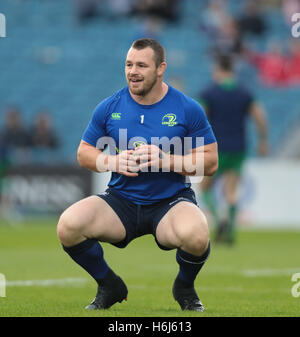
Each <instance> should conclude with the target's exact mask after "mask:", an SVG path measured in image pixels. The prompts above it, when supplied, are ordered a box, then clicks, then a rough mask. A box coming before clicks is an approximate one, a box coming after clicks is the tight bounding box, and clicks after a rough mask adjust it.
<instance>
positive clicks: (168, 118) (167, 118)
mask: <svg viewBox="0 0 300 337" xmlns="http://www.w3.org/2000/svg"><path fill="white" fill-rule="evenodd" d="M176 118H177V117H176V115H175V114H172V113H168V114H166V115H164V117H163V118H162V121H161V124H162V125H168V126H174V125H176V124H178V122H176Z"/></svg>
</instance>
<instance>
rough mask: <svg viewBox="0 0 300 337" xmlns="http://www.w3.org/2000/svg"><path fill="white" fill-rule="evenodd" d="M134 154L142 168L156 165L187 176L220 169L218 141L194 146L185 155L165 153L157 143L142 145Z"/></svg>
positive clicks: (205, 174) (210, 174) (204, 173)
mask: <svg viewBox="0 0 300 337" xmlns="http://www.w3.org/2000/svg"><path fill="white" fill-rule="evenodd" d="M134 156H135V158H138V160H137V161H138V163H139V164H140V165H139V167H140V169H141V170H143V169H144V168H147V167H155V168H159V169H161V170H162V171H163V172H176V173H178V174H182V175H185V176H195V175H197V176H212V175H213V174H214V173H215V172H216V171H217V169H218V147H217V143H216V142H213V143H211V144H207V145H204V146H200V147H197V148H194V149H193V150H191V152H190V153H188V154H185V155H173V154H168V153H165V152H163V151H162V150H161V149H160V148H159V147H158V146H156V145H141V146H139V147H138V148H137V149H136V150H135V151H134Z"/></svg>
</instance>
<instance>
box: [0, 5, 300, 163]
mask: <svg viewBox="0 0 300 337" xmlns="http://www.w3.org/2000/svg"><path fill="white" fill-rule="evenodd" d="M231 3H232V4H234V3H235V2H234V1H231ZM198 4H199V2H197V1H196V0H193V1H186V2H184V10H183V18H182V20H181V22H180V23H179V25H178V26H174V25H170V26H166V27H165V28H164V30H163V32H162V33H161V37H160V39H161V41H162V43H163V44H164V45H165V47H166V48H167V50H168V56H169V63H168V70H167V79H172V78H179V79H182V83H183V85H184V87H183V89H184V91H185V92H186V93H187V94H188V95H190V96H193V97H196V96H197V94H198V92H199V91H200V90H201V88H203V87H204V86H205V85H206V84H207V83H208V82H209V80H210V66H211V57H210V56H209V54H208V52H207V48H208V47H209V45H210V41H209V40H208V38H207V37H206V36H205V35H203V34H201V33H200V32H199V30H198V29H197V22H198V15H199V11H198V10H195V8H199V6H198ZM232 8H233V10H235V9H236V8H235V6H234V5H233V7H232ZM0 10H1V11H2V12H3V13H5V14H6V18H7V38H5V39H1V41H0V48H1V54H0V73H1V80H0V81H1V90H0V111H1V114H0V124H1V125H2V123H3V111H4V109H5V107H6V106H7V105H9V104H16V105H18V106H19V107H20V108H21V110H22V112H23V113H24V121H25V123H26V124H27V125H29V124H30V123H31V122H32V120H33V118H34V116H35V114H36V113H37V111H38V110H39V109H46V110H47V111H49V113H50V114H51V115H52V118H53V123H54V127H55V129H56V130H57V133H58V135H59V138H60V139H61V144H62V147H61V148H60V150H59V151H60V153H59V156H58V158H59V160H61V161H62V162H74V160H75V158H76V156H75V153H76V149H77V145H78V143H79V141H80V138H81V135H82V132H83V131H84V128H85V127H86V125H87V123H88V121H89V118H90V116H91V113H92V110H93V108H94V107H95V106H96V104H97V103H98V102H99V101H100V100H102V99H103V98H105V97H107V96H109V95H111V94H112V93H113V92H114V91H115V90H118V89H119V88H121V87H122V86H124V85H125V79H124V75H123V64H124V57H125V53H126V51H127V48H128V46H129V45H130V43H131V42H132V41H133V40H134V39H135V38H136V37H137V36H138V34H139V32H140V29H141V28H140V26H139V22H138V21H137V20H136V19H134V18H124V19H122V20H113V19H109V18H107V17H105V16H100V17H98V18H96V19H93V20H91V21H90V22H87V23H86V24H82V25H79V24H78V23H77V22H76V18H75V16H74V10H73V8H72V7H71V5H70V1H67V0H44V1H37V0H27V1H17V0H15V1H11V0H1V8H0ZM267 18H268V22H269V24H270V25H271V27H272V30H271V31H272V38H274V35H275V36H276V37H278V39H281V38H286V35H284V34H286V33H284V29H282V27H283V25H284V24H283V19H282V17H281V15H280V14H279V13H278V12H276V11H274V10H273V11H270V13H268V16H267ZM273 28H274V29H273ZM270 34H271V33H270ZM268 38H269V36H266V37H265V38H264V39H260V40H258V41H255V42H256V46H258V47H259V48H264V47H265V45H266V43H267V39H268ZM244 71H246V72H247V71H249V69H248V70H247V69H244ZM247 85H249V86H250V87H251V88H253V89H254V90H255V93H256V96H257V98H258V99H259V100H260V101H261V102H262V103H263V105H264V106H265V108H266V110H267V118H268V120H269V122H270V136H271V150H272V154H275V153H276V148H277V146H278V144H279V143H278V142H280V137H284V136H285V134H286V133H287V132H288V129H289V126H290V125H291V124H293V123H294V121H295V120H297V119H298V118H299V114H300V111H299V108H297V100H298V96H299V88H284V89H271V88H265V87H262V86H261V85H260V84H259V83H258V81H257V79H256V78H255V76H253V78H251V77H250V78H249V77H247ZM249 141H250V144H251V148H250V154H252V155H254V144H255V138H254V132H253V127H252V126H251V125H250V126H249Z"/></svg>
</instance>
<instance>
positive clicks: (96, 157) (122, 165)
mask: <svg viewBox="0 0 300 337" xmlns="http://www.w3.org/2000/svg"><path fill="white" fill-rule="evenodd" d="M132 152H133V151H132V150H131V151H130V150H129V151H123V152H122V153H121V154H119V155H116V156H114V155H108V154H105V153H103V151H101V150H99V149H97V148H96V147H94V146H93V145H91V144H89V143H87V142H85V141H84V140H82V141H81V142H80V144H79V147H78V150H77V160H78V163H79V165H80V166H82V167H85V168H87V169H89V170H91V171H94V172H107V171H112V172H118V173H120V174H123V175H126V176H128V177H136V176H138V174H137V173H136V172H137V171H138V167H137V165H136V162H135V161H133V160H132Z"/></svg>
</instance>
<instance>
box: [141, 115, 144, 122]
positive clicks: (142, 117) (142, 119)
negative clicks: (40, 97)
mask: <svg viewBox="0 0 300 337" xmlns="http://www.w3.org/2000/svg"><path fill="white" fill-rule="evenodd" d="M141 124H144V115H141Z"/></svg>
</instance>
